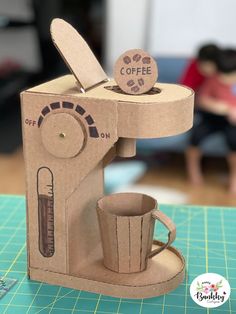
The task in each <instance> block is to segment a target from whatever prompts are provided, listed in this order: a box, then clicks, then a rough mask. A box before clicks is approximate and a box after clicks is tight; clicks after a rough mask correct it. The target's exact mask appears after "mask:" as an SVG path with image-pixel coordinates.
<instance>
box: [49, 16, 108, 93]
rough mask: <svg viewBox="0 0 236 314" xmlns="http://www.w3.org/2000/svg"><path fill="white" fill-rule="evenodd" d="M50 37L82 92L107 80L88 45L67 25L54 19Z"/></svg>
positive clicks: (60, 20)
mask: <svg viewBox="0 0 236 314" xmlns="http://www.w3.org/2000/svg"><path fill="white" fill-rule="evenodd" d="M51 36H52V40H53V43H54V45H55V46H56V48H57V50H58V51H59V53H60V54H61V55H62V57H63V59H64V60H65V62H66V64H67V66H68V67H69V69H70V70H71V72H72V73H73V74H74V76H75V77H76V79H77V81H78V83H79V85H80V86H81V87H82V88H83V89H84V90H86V89H88V88H90V87H92V86H94V85H97V84H98V83H100V82H102V81H104V80H107V75H106V73H105V72H104V71H103V69H102V67H101V65H100V63H99V62H98V60H97V59H96V57H95V55H94V54H93V52H92V51H91V49H90V48H89V46H88V44H87V43H86V41H85V40H84V39H83V38H82V37H81V36H80V34H79V33H78V32H77V31H76V30H75V29H74V28H73V27H72V26H71V25H70V24H69V23H67V22H65V21H64V20H62V19H58V18H57V19H54V20H53V21H52V23H51Z"/></svg>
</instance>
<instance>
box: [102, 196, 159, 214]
mask: <svg viewBox="0 0 236 314" xmlns="http://www.w3.org/2000/svg"><path fill="white" fill-rule="evenodd" d="M117 195H121V196H124V197H125V196H127V195H134V196H135V195H136V196H146V197H148V198H149V199H151V200H152V201H154V207H153V208H152V209H150V210H148V211H147V212H145V213H143V214H140V215H119V214H115V213H112V212H110V211H109V210H107V209H104V208H102V206H101V205H100V203H101V201H102V200H104V199H105V198H112V197H113V196H117ZM97 210H100V211H102V212H106V214H108V215H111V216H114V217H140V216H145V215H147V214H150V212H152V211H155V210H158V202H157V200H156V199H155V198H154V197H152V196H150V195H148V194H145V193H139V192H118V193H112V194H108V195H104V196H102V197H101V198H100V199H99V200H98V201H97Z"/></svg>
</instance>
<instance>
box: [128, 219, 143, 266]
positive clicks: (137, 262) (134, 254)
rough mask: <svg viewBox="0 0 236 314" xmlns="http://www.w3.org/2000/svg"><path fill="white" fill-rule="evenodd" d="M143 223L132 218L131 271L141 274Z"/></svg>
mask: <svg viewBox="0 0 236 314" xmlns="http://www.w3.org/2000/svg"><path fill="white" fill-rule="evenodd" d="M141 221H142V220H141V219H140V218H139V217H132V219H130V269H131V270H132V272H139V271H140V270H141V258H140V257H141V256H140V252H141V247H142V244H141V236H142V230H141V228H142V225H141Z"/></svg>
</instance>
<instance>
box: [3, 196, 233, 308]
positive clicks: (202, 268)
mask: <svg viewBox="0 0 236 314" xmlns="http://www.w3.org/2000/svg"><path fill="white" fill-rule="evenodd" d="M161 209H162V210H163V211H164V212H165V213H166V214H167V215H169V216H170V217H172V219H173V220H174V221H175V223H176V225H177V239H176V241H175V246H176V247H178V248H179V249H180V250H181V251H182V253H183V255H184V256H185V258H186V262H187V273H188V277H187V279H186V280H185V281H184V283H183V284H182V285H180V286H179V287H178V288H177V289H176V290H175V291H173V292H172V293H169V294H168V295H165V296H161V297H156V298H151V299H144V300H131V299H117V298H111V297H107V296H104V295H99V294H94V293H88V292H85V291H75V290H71V289H67V288H62V287H57V286H50V285H47V284H43V283H38V282H35V281H29V280H28V279H27V274H26V246H25V199H24V198H23V197H20V196H19V197H18V196H16V197H12V196H0V276H4V275H6V277H10V278H15V279H18V282H17V283H16V284H15V286H14V287H13V288H12V289H11V290H10V291H9V292H8V293H7V295H5V296H4V297H3V298H2V299H1V300H0V313H1V314H3V313H7V314H12V313H14V314H25V313H30V314H32V313H41V314H45V313H55V314H62V313H65V314H66V313H80V314H90V313H97V314H99V313H100V314H105V313H107V314H111V313H123V314H159V313H160V314H205V313H217V314H224V313H236V209H232V208H213V207H210V208H207V207H187V206H167V205H163V206H161ZM165 234H166V232H164V230H163V229H162V228H161V227H160V228H158V232H157V234H156V236H157V235H158V238H159V239H162V240H164V239H165ZM205 272H216V273H218V274H221V275H223V276H224V277H226V278H227V279H228V280H229V282H230V285H231V288H232V291H231V299H230V300H229V301H228V302H226V303H225V304H223V305H222V306H221V307H219V308H216V309H211V310H209V309H208V310H207V309H204V308H202V307H200V306H198V305H197V304H195V303H194V302H193V301H192V299H191V297H190V296H189V285H190V283H191V282H192V280H193V279H194V278H195V277H196V276H198V275H199V274H202V273H205Z"/></svg>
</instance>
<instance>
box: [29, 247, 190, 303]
mask: <svg viewBox="0 0 236 314" xmlns="http://www.w3.org/2000/svg"><path fill="white" fill-rule="evenodd" d="M155 245H157V246H161V245H163V243H161V242H158V241H155ZM154 248H155V247H154ZM184 273H185V262H184V258H183V257H182V255H181V254H180V253H179V252H178V251H177V250H176V249H175V248H173V247H169V248H168V249H167V250H165V251H163V252H162V253H161V254H160V255H158V256H156V257H154V258H153V259H152V260H149V266H148V268H147V269H146V270H145V271H143V272H140V273H134V274H120V273H116V272H112V271H110V270H109V269H107V268H106V267H104V266H103V263H102V257H101V255H100V254H97V252H96V251H94V254H93V255H91V256H90V259H89V263H88V264H87V265H84V268H83V269H80V273H79V274H77V276H69V275H63V274H59V273H55V272H50V271H44V270H41V269H35V268H32V267H31V268H30V278H31V279H33V280H39V281H43V282H47V283H50V284H55V285H62V286H65V287H69V288H73V289H79V290H80V289H82V290H86V291H90V292H95V293H102V294H106V295H110V296H113V297H118V298H121V297H122V298H138V299H140V298H150V297H154V296H159V295H162V294H165V293H168V292H170V291H172V290H174V289H176V288H177V287H178V285H179V284H180V283H181V282H182V281H183V279H184Z"/></svg>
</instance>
